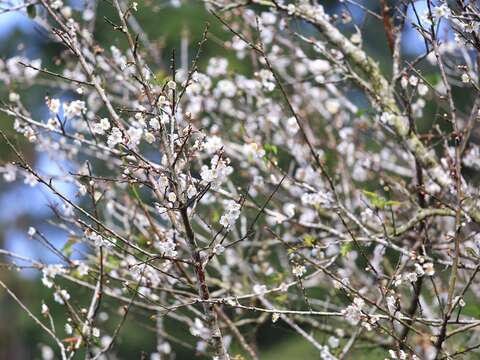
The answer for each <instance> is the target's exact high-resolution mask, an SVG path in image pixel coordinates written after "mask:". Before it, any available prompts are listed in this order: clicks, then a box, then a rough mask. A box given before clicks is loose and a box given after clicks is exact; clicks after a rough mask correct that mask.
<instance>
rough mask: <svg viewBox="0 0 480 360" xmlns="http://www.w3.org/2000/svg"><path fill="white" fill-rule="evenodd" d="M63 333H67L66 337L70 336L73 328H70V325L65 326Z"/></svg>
mask: <svg viewBox="0 0 480 360" xmlns="http://www.w3.org/2000/svg"><path fill="white" fill-rule="evenodd" d="M65 332H66V333H67V335H72V333H73V328H72V325H70V324H68V323H67V324H65Z"/></svg>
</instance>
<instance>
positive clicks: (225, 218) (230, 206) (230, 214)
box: [219, 200, 241, 228]
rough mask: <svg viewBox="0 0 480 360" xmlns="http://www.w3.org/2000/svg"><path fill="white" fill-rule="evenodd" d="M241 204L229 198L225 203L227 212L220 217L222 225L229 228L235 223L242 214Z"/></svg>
mask: <svg viewBox="0 0 480 360" xmlns="http://www.w3.org/2000/svg"><path fill="white" fill-rule="evenodd" d="M240 208H241V205H240V204H238V203H237V202H235V201H233V200H229V201H227V202H226V204H225V213H224V214H223V215H222V217H221V218H220V221H219V222H220V225H222V226H224V227H226V228H228V227H230V226H232V225H234V224H235V222H236V221H237V219H238V218H239V216H240Z"/></svg>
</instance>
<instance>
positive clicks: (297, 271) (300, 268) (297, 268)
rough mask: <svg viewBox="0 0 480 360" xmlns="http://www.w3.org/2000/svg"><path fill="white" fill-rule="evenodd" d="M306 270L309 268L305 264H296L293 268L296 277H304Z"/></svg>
mask: <svg viewBox="0 0 480 360" xmlns="http://www.w3.org/2000/svg"><path fill="white" fill-rule="evenodd" d="M306 272H307V269H306V268H305V266H303V265H297V266H294V267H293V269H292V273H293V275H295V276H296V277H302V276H303V275H304V274H305V273H306Z"/></svg>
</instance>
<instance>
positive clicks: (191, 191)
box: [187, 184, 197, 199]
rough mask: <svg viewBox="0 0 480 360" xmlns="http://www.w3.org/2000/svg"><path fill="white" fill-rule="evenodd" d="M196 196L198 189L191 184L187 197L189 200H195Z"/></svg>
mask: <svg viewBox="0 0 480 360" xmlns="http://www.w3.org/2000/svg"><path fill="white" fill-rule="evenodd" d="M195 195H197V188H196V187H195V185H193V184H190V185H188V188H187V196H188V198H189V199H191V198H193V197H194V196H195Z"/></svg>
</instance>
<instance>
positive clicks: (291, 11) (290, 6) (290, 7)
mask: <svg viewBox="0 0 480 360" xmlns="http://www.w3.org/2000/svg"><path fill="white" fill-rule="evenodd" d="M287 12H288V15H293V14H294V13H295V5H294V4H288V6H287Z"/></svg>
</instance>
